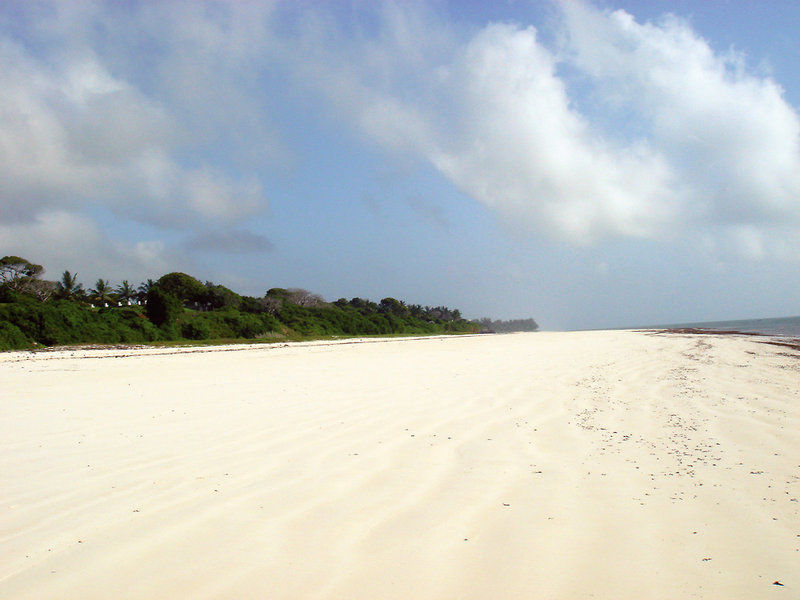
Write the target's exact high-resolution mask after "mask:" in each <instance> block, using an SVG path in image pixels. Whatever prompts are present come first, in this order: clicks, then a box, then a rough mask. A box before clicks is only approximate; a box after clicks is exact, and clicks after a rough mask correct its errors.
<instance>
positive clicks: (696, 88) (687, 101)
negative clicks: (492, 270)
mask: <svg viewBox="0 0 800 600" xmlns="http://www.w3.org/2000/svg"><path fill="white" fill-rule="evenodd" d="M564 7H565V10H564V15H565V22H566V29H567V32H568V36H569V37H568V44H567V49H568V50H569V52H571V58H570V60H572V61H574V64H575V65H576V66H577V67H578V68H580V69H581V70H582V71H583V72H585V73H586V74H587V75H589V76H590V77H591V78H592V79H593V81H594V82H595V84H596V85H597V87H598V89H599V90H600V92H601V97H602V98H604V100H605V101H606V102H608V103H609V104H614V105H617V106H619V107H620V108H622V109H624V110H626V111H628V113H629V114H630V115H631V116H632V117H634V118H637V119H640V120H641V122H642V125H641V126H642V127H643V128H644V129H645V131H646V132H647V136H648V138H649V143H650V144H651V145H652V147H653V148H654V149H655V150H656V151H657V152H659V153H660V154H661V155H662V156H664V157H665V160H666V161H668V163H669V164H670V166H671V167H672V168H673V170H674V171H675V174H676V176H677V177H678V178H679V180H680V181H681V183H682V186H683V189H684V191H685V193H686V194H687V200H688V201H689V202H691V209H690V210H689V211H688V212H689V213H690V214H691V218H692V219H694V220H695V221H696V222H697V223H698V224H701V223H703V222H711V223H730V224H732V225H741V224H751V225H757V224H758V223H759V222H762V223H763V222H767V223H779V222H782V221H784V220H786V219H790V220H792V221H794V222H795V223H800V202H799V201H798V198H800V119H798V115H797V112H796V110H795V109H794V108H793V107H792V106H791V105H789V103H788V102H787V101H786V100H785V99H784V97H783V90H782V89H781V87H780V86H779V85H778V84H777V83H776V82H774V81H773V80H771V79H769V78H767V77H761V76H756V75H754V74H751V73H749V72H748V71H747V69H746V66H745V58H744V56H743V55H741V54H737V53H735V52H732V51H730V52H727V53H725V54H718V53H715V52H714V51H713V49H712V48H711V47H710V46H709V44H708V42H707V41H705V40H704V39H702V38H700V37H699V36H698V35H697V34H696V33H694V32H693V31H692V29H691V28H690V26H689V25H688V24H687V23H686V22H684V21H681V20H680V19H677V18H675V17H667V18H664V19H663V20H662V21H661V22H659V23H657V24H654V23H646V24H639V23H637V22H636V21H635V20H634V19H633V17H632V16H631V15H629V14H627V13H625V12H624V11H615V12H600V11H598V10H596V9H594V8H591V7H589V6H587V5H585V4H581V3H578V2H565V3H564Z"/></svg>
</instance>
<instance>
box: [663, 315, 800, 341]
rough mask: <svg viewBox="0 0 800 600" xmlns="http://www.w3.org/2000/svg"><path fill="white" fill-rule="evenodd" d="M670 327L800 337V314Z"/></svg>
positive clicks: (669, 326) (670, 326)
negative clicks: (796, 315)
mask: <svg viewBox="0 0 800 600" xmlns="http://www.w3.org/2000/svg"><path fill="white" fill-rule="evenodd" d="M666 327H668V328H677V327H696V328H698V329H723V330H734V331H743V332H747V333H763V334H766V335H776V336H781V337H800V316H798V317H780V318H777V319H744V320H740V321H707V322H703V323H681V324H678V325H667V326H666Z"/></svg>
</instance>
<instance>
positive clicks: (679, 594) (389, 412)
mask: <svg viewBox="0 0 800 600" xmlns="http://www.w3.org/2000/svg"><path fill="white" fill-rule="evenodd" d="M0 389H2V392H0V414H2V419H0V598H4V599H28V598H30V599H37V600H42V599H59V600H66V599H83V600H86V599H100V598H115V599H123V598H127V599H153V598H172V599H174V598H192V599H198V598H218V599H227V598H237V599H249V598H252V599H257V598H258V599H262V598H271V599H295V598H296V599H306V598H317V599H342V600H344V599H348V600H354V599H365V600H366V599H378V598H380V599H398V600H399V599H403V600H407V599H411V598H413V599H418V600H419V599H451V598H452V599H455V598H458V599H465V598H470V599H473V598H474V599H488V598H497V599H504V598H508V599H511V598H514V599H516V598H520V599H522V598H524V599H539V598H542V599H574V598H615V599H619V598H637V599H639V598H644V599H650V598H663V599H675V598H727V599H731V598H798V597H800V502H798V500H800V352H797V351H796V350H792V349H790V348H786V347H780V346H773V345H768V344H764V343H761V342H760V341H759V339H758V338H753V337H747V336H711V335H677V334H655V333H651V332H631V331H616V332H576V333H547V332H543V333H535V334H513V335H495V336H465V337H446V338H423V339H412V340H394V339H393V340H386V339H382V340H370V341H363V342H360V343H353V342H344V343H308V344H291V345H281V346H263V345H262V346H247V347H242V346H236V347H217V348H199V349H186V350H181V349H177V350H176V349H137V350H122V349H116V350H115V349H109V350H64V351H58V352H40V353H29V352H15V353H4V354H0ZM776 582H777V583H780V584H781V585H778V584H777V583H776Z"/></svg>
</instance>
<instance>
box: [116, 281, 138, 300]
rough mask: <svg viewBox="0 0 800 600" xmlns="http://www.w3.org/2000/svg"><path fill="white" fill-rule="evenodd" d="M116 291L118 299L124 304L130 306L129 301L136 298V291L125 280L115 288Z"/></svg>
mask: <svg viewBox="0 0 800 600" xmlns="http://www.w3.org/2000/svg"><path fill="white" fill-rule="evenodd" d="M116 291H117V296H118V297H119V299H120V300H121V301H122V302H124V303H125V304H130V301H131V300H133V298H135V297H136V290H135V289H134V288H133V286H132V285H131V284H130V282H129V281H128V280H127V279H124V280H123V281H122V283H121V284H120V285H119V286H118V287H117V290H116Z"/></svg>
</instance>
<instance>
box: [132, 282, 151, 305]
mask: <svg viewBox="0 0 800 600" xmlns="http://www.w3.org/2000/svg"><path fill="white" fill-rule="evenodd" d="M155 286H156V282H155V281H153V280H152V279H148V280H147V281H143V282H142V283H140V284H139V287H138V288H137V290H136V299H137V300H138V301H139V303H140V304H145V303H147V293H148V292H149V291H150V290H152V289H153V288H154V287H155Z"/></svg>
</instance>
